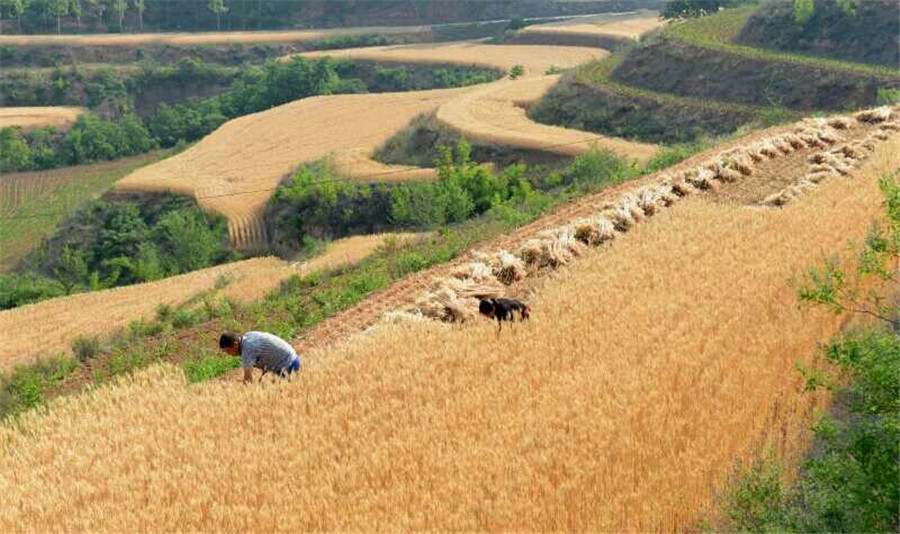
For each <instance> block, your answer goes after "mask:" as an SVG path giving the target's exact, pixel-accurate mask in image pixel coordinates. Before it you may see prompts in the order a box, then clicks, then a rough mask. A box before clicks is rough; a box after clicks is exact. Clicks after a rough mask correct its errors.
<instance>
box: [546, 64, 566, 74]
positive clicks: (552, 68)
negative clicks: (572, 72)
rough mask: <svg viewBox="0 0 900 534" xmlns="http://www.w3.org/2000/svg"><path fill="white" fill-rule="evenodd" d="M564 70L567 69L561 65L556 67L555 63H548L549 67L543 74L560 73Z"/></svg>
mask: <svg viewBox="0 0 900 534" xmlns="http://www.w3.org/2000/svg"><path fill="white" fill-rule="evenodd" d="M566 71H567V69H564V68H562V67H557V66H556V65H550V68H549V69H547V70H546V71H545V72H544V74H562V73H564V72H566Z"/></svg>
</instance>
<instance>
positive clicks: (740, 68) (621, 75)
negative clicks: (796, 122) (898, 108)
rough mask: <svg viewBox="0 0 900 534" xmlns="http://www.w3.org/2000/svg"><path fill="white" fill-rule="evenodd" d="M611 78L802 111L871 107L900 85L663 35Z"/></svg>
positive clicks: (894, 79)
mask: <svg viewBox="0 0 900 534" xmlns="http://www.w3.org/2000/svg"><path fill="white" fill-rule="evenodd" d="M610 79H611V80H613V81H615V82H619V83H622V84H625V85H630V86H634V87H640V88H644V89H649V90H651V91H657V92H660V93H672V94H676V95H681V96H690V97H695V98H709V99H711V100H717V101H720V102H732V103H737V104H745V105H751V106H776V105H777V106H783V107H787V108H790V109H797V110H822V109H826V110H847V109H859V108H864V107H869V106H872V105H874V104H875V103H876V100H877V96H878V89H880V88H887V87H893V88H897V87H900V77H898V76H894V77H891V76H882V75H875V74H862V73H857V72H850V71H843V70H837V69H830V68H825V67H817V66H812V65H800V64H794V63H786V62H777V61H771V60H765V59H754V58H749V57H747V56H744V55H740V54H736V53H733V52H728V51H724V50H711V49H708V48H701V47H697V46H692V45H690V44H687V43H685V42H682V41H678V40H675V39H671V38H666V37H663V36H659V37H657V38H654V39H652V40H651V41H650V42H649V43H648V44H647V45H646V46H639V47H636V48H634V49H633V50H631V51H630V52H629V54H628V57H626V58H625V60H624V61H622V63H621V64H620V65H619V66H618V67H617V68H616V69H615V70H613V72H612V74H611V76H610Z"/></svg>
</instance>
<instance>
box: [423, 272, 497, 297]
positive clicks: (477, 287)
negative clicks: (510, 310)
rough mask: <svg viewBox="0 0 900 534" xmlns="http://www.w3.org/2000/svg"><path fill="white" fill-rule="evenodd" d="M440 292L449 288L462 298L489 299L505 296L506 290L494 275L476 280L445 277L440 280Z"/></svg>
mask: <svg viewBox="0 0 900 534" xmlns="http://www.w3.org/2000/svg"><path fill="white" fill-rule="evenodd" d="M439 284H440V285H439V288H438V293H440V292H441V291H444V290H449V291H451V292H453V294H455V295H457V297H458V298H462V299H469V298H474V299H487V298H497V297H501V296H503V293H504V292H505V290H504V288H503V284H501V283H500V281H499V280H497V279H496V278H494V277H493V276H491V277H489V278H486V279H484V280H475V279H472V278H466V279H463V280H461V279H459V278H453V277H450V278H444V279H442V280H440V282H439Z"/></svg>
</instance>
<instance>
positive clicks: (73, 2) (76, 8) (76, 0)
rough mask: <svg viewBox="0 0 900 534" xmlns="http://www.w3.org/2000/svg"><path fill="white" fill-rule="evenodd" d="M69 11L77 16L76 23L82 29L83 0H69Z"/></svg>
mask: <svg viewBox="0 0 900 534" xmlns="http://www.w3.org/2000/svg"><path fill="white" fill-rule="evenodd" d="M69 13H71V14H72V15H73V16H74V17H75V23H76V24H77V25H78V29H79V30H81V15H82V7H81V0H70V1H69Z"/></svg>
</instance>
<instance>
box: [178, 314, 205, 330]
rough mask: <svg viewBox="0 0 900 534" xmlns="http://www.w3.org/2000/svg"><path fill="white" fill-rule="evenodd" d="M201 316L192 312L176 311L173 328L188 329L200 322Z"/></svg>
mask: <svg viewBox="0 0 900 534" xmlns="http://www.w3.org/2000/svg"><path fill="white" fill-rule="evenodd" d="M200 320H201V317H200V314H199V313H197V312H195V311H191V310H175V313H173V314H172V327H173V328H186V327H188V326H193V325H195V324H197V323H198V322H200Z"/></svg>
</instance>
